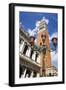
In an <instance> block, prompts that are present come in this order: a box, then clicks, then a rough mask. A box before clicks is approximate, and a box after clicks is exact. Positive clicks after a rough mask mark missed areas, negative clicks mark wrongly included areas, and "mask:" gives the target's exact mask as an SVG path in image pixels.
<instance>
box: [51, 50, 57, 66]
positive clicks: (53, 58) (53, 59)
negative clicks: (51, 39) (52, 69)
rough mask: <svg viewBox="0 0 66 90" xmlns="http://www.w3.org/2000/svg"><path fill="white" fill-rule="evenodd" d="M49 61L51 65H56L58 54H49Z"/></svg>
mask: <svg viewBox="0 0 66 90" xmlns="http://www.w3.org/2000/svg"><path fill="white" fill-rule="evenodd" d="M51 61H52V65H54V66H56V67H57V65H58V52H55V51H54V52H51Z"/></svg>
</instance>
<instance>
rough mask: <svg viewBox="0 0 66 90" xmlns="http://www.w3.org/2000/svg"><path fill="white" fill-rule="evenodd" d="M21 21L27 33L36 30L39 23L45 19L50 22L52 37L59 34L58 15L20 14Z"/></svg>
mask: <svg viewBox="0 0 66 90" xmlns="http://www.w3.org/2000/svg"><path fill="white" fill-rule="evenodd" d="M19 15H20V16H19V21H20V22H22V24H23V26H24V29H25V31H27V30H28V29H31V30H32V29H34V28H35V24H36V22H37V21H39V20H41V19H42V17H45V18H47V19H48V20H49V24H48V32H49V34H50V35H52V34H53V33H55V32H57V31H58V30H57V28H58V25H57V22H58V21H57V20H58V19H57V18H58V17H57V14H56V13H37V12H20V14H19Z"/></svg>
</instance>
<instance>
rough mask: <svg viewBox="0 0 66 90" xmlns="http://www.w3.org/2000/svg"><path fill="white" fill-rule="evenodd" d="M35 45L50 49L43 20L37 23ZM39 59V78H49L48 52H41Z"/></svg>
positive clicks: (49, 61)
mask: <svg viewBox="0 0 66 90" xmlns="http://www.w3.org/2000/svg"><path fill="white" fill-rule="evenodd" d="M37 44H38V46H39V47H42V46H43V45H44V46H46V47H47V48H50V44H49V34H48V24H47V23H46V21H44V20H41V21H39V26H38V32H37ZM40 57H41V59H40V64H41V69H40V75H41V76H49V75H48V73H49V72H48V71H49V70H48V69H49V68H51V54H50V52H49V51H48V50H44V53H43V52H41V55H40Z"/></svg>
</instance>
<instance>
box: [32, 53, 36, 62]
mask: <svg viewBox="0 0 66 90" xmlns="http://www.w3.org/2000/svg"><path fill="white" fill-rule="evenodd" d="M35 57H36V52H35V51H34V53H33V55H32V59H33V60H34V61H35Z"/></svg>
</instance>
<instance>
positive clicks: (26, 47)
mask: <svg viewBox="0 0 66 90" xmlns="http://www.w3.org/2000/svg"><path fill="white" fill-rule="evenodd" d="M27 49H28V45H27V44H26V43H25V47H24V51H23V54H26V51H27Z"/></svg>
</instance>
